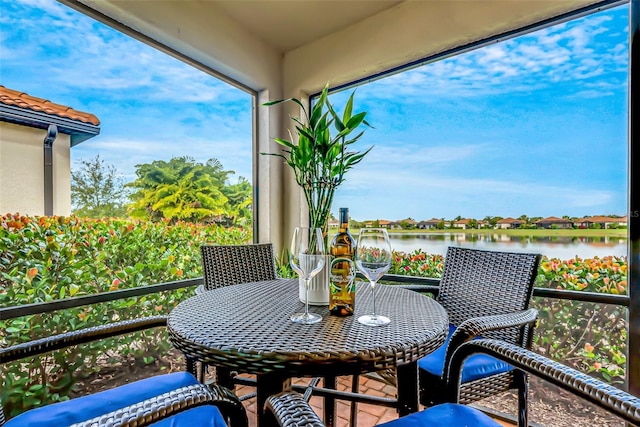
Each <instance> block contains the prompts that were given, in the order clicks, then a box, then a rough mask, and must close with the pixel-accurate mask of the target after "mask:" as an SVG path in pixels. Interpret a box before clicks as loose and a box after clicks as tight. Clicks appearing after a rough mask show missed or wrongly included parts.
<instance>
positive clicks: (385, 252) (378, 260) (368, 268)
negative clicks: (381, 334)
mask: <svg viewBox="0 0 640 427" xmlns="http://www.w3.org/2000/svg"><path fill="white" fill-rule="evenodd" d="M356 265H357V266H358V269H359V270H360V271H361V272H362V274H363V275H364V277H366V278H367V279H369V284H370V285H371V292H372V298H373V313H372V314H367V315H364V316H360V317H358V322H360V323H362V324H364V325H367V326H382V325H386V324H388V323H389V322H391V320H390V319H389V318H388V317H386V316H381V315H379V314H377V311H376V285H377V283H378V280H380V278H382V276H384V274H385V273H386V272H387V271H389V268H391V243H390V242H389V234H388V233H387V230H385V229H384V228H363V229H361V230H360V234H359V235H358V245H357V250H356Z"/></svg>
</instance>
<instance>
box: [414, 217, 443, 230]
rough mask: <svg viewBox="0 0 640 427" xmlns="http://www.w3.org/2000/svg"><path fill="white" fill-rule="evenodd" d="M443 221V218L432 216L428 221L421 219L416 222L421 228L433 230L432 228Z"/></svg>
mask: <svg viewBox="0 0 640 427" xmlns="http://www.w3.org/2000/svg"><path fill="white" fill-rule="evenodd" d="M441 222H442V220H441V219H438V218H431V219H430V220H428V221H419V222H418V223H417V224H416V227H418V228H419V229H421V230H431V229H436V228H438V224H440V223H441Z"/></svg>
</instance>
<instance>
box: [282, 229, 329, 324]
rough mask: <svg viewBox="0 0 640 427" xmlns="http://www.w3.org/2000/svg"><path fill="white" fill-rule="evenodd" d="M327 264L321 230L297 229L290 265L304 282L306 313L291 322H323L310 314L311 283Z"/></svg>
mask: <svg viewBox="0 0 640 427" xmlns="http://www.w3.org/2000/svg"><path fill="white" fill-rule="evenodd" d="M324 262H325V253H324V241H323V239H322V230H320V229H319V228H307V227H297V228H296V229H295V230H294V232H293V238H292V239H291V251H290V253H289V264H291V268H293V270H294V271H295V272H296V273H298V276H300V279H302V280H303V281H304V288H305V298H304V300H305V303H304V313H295V314H293V315H291V321H293V322H296V323H304V324H311V323H317V322H319V321H320V320H322V316H320V315H319V314H316V313H309V282H311V279H312V278H313V277H314V276H315V275H316V274H318V273H319V272H320V270H322V267H324Z"/></svg>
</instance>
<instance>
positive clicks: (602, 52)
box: [0, 0, 628, 220]
mask: <svg viewBox="0 0 640 427" xmlns="http://www.w3.org/2000/svg"><path fill="white" fill-rule="evenodd" d="M627 74H628V6H626V5H624V6H619V7H616V8H613V9H608V10H605V11H602V12H598V13H596V14H593V15H589V16H587V17H583V18H580V19H577V20H574V21H571V22H567V23H563V24H559V25H555V26H553V27H548V28H546V29H543V30H540V31H537V32H534V33H530V34H527V35H524V36H520V37H518V38H514V39H510V40H507V41H505V42H501V43H497V44H493V45H491V46H489V47H485V48H481V49H477V50H474V51H472V52H469V53H465V54H462V55H458V56H455V57H452V58H449V59H445V60H441V61H438V62H435V63H432V64H427V65H423V66H421V67H418V68H414V69H412V70H409V71H405V72H403V73H399V74H395V75H392V76H389V77H386V78H384V79H381V80H377V81H374V82H372V83H368V84H366V85H362V86H359V87H358V88H357V89H356V90H355V92H356V93H355V109H356V110H358V111H361V110H364V111H367V120H368V121H369V123H371V125H372V126H373V128H371V129H367V131H366V132H365V136H364V137H363V138H362V139H361V140H360V141H359V142H358V144H357V146H360V149H361V150H364V149H366V148H367V147H369V146H373V147H374V148H373V150H372V151H371V152H370V153H369V154H368V155H367V156H366V157H365V159H364V160H363V161H362V162H361V163H360V164H359V165H357V166H356V167H355V168H354V169H352V170H351V171H349V172H348V174H347V175H346V180H345V182H344V183H343V185H342V186H341V187H339V189H338V191H337V194H336V197H335V199H334V203H333V208H332V212H333V213H334V215H337V213H338V209H339V208H340V207H343V206H344V207H349V210H350V215H351V217H352V218H354V219H356V220H366V219H388V220H399V219H403V218H408V217H410V218H413V219H416V220H428V219H431V218H434V217H435V218H446V219H452V218H455V217H457V216H461V217H464V218H476V219H482V218H484V217H486V216H501V217H519V216H521V215H527V216H529V217H547V216H558V217H561V216H564V215H568V216H574V217H581V216H588V215H625V214H626V213H627V176H628V149H627V129H628V126H627V117H628V115H627V110H628V86H627V82H628V80H627ZM0 85H3V86H5V87H7V88H10V89H15V90H19V91H23V92H26V93H28V94H30V95H32V96H37V97H40V98H45V99H48V100H51V101H52V102H55V103H58V104H63V105H67V106H70V107H72V108H74V109H76V110H80V111H85V112H90V113H93V114H95V115H96V116H97V117H98V118H99V119H100V121H101V125H100V128H101V133H100V135H98V136H97V137H94V138H92V139H90V140H88V141H85V142H83V143H82V144H80V145H78V146H76V147H74V148H73V149H72V153H71V154H72V168H74V167H78V165H79V161H80V160H89V159H92V158H94V157H95V156H96V155H100V158H101V159H102V160H104V161H105V162H106V163H108V164H112V165H114V166H115V167H116V168H117V169H118V171H119V173H120V174H121V175H122V177H123V178H124V180H125V181H131V180H133V179H135V165H137V164H143V163H150V162H152V161H154V160H169V159H171V158H172V157H176V156H185V155H186V156H190V157H192V158H194V159H195V160H196V161H199V162H205V161H206V160H207V159H209V158H216V159H218V160H219V161H220V162H221V163H222V165H223V167H224V168H225V169H227V170H232V171H235V173H236V174H235V175H234V178H232V180H233V181H234V182H235V179H236V178H237V177H240V176H242V177H245V178H248V179H251V135H252V130H251V126H252V123H251V97H250V96H249V95H248V94H247V93H245V92H243V91H241V90H239V89H236V88H234V87H232V86H229V85H227V84H226V83H223V82H221V81H219V80H217V79H216V78H214V77H212V76H210V75H208V74H206V73H204V72H202V71H199V70H197V69H194V68H192V67H190V66H188V65H186V64H184V63H182V62H180V61H179V60H177V59H174V58H172V57H170V56H167V55H165V54H163V53H161V52H159V51H157V50H155V49H153V48H151V47H149V46H147V45H144V44H142V43H141V42H138V41H136V40H134V39H132V38H130V37H128V36H125V35H123V34H120V33H118V32H116V31H115V30H113V29H111V28H109V27H107V26H105V25H102V24H100V23H98V22H95V21H93V20H92V19H91V18H88V17H86V16H84V15H82V14H80V13H78V12H75V11H73V10H72V9H69V8H68V7H66V6H63V5H61V4H58V3H56V2H54V1H52V0H0ZM351 92H352V90H347V91H344V92H340V93H336V94H334V95H332V96H331V100H332V102H333V103H334V104H335V105H336V106H337V107H338V109H340V106H341V105H344V103H345V102H346V99H347V97H348V95H349V94H350V93H351Z"/></svg>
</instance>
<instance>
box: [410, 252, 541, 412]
mask: <svg viewBox="0 0 640 427" xmlns="http://www.w3.org/2000/svg"><path fill="white" fill-rule="evenodd" d="M539 263H540V255H538V254H530V253H512V252H498V251H483V250H477V249H467V248H460V247H449V248H448V250H447V255H446V258H445V266H444V271H443V274H442V279H441V281H440V290H439V292H438V297H437V300H438V301H439V302H440V303H441V304H442V305H443V306H444V307H445V309H446V310H447V314H448V315H449V320H450V322H451V323H453V324H454V325H456V326H458V331H457V332H456V335H457V334H458V333H461V334H463V335H462V336H461V337H462V338H463V339H460V338H461V337H460V336H455V335H454V337H453V338H452V340H451V342H450V344H449V347H450V348H448V349H447V357H450V356H451V354H452V353H453V351H454V350H455V349H456V346H458V345H460V344H461V343H462V342H463V341H466V340H467V339H469V337H472V336H474V335H481V336H482V337H484V338H494V339H500V340H504V341H506V342H510V343H513V344H517V345H519V346H522V347H524V346H527V345H528V344H529V343H530V341H529V339H528V338H529V337H530V336H531V334H532V332H531V329H532V327H531V325H532V324H533V322H534V321H535V319H536V316H537V312H536V311H535V310H529V311H524V310H525V309H527V308H528V307H529V302H530V300H531V294H532V292H533V284H534V282H535V278H536V275H537V273H538V265H539ZM513 325H518V326H513ZM524 325H526V326H524ZM523 326H524V327H523ZM514 386H515V384H514V376H513V375H512V374H509V373H506V374H499V375H494V376H490V377H485V378H481V379H479V380H477V381H474V382H473V383H465V384H463V385H462V386H461V388H460V398H459V399H460V402H462V403H471V402H474V401H476V400H479V399H483V398H485V397H489V396H492V395H494V394H497V393H499V392H502V391H506V390H508V389H510V388H513V387H514ZM444 387H445V384H444V379H442V378H440V377H437V376H435V375H431V374H428V373H426V372H424V371H421V372H420V402H421V403H422V404H424V405H427V406H431V405H433V404H437V403H442V402H444V400H443V390H444ZM520 403H522V402H520Z"/></svg>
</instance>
